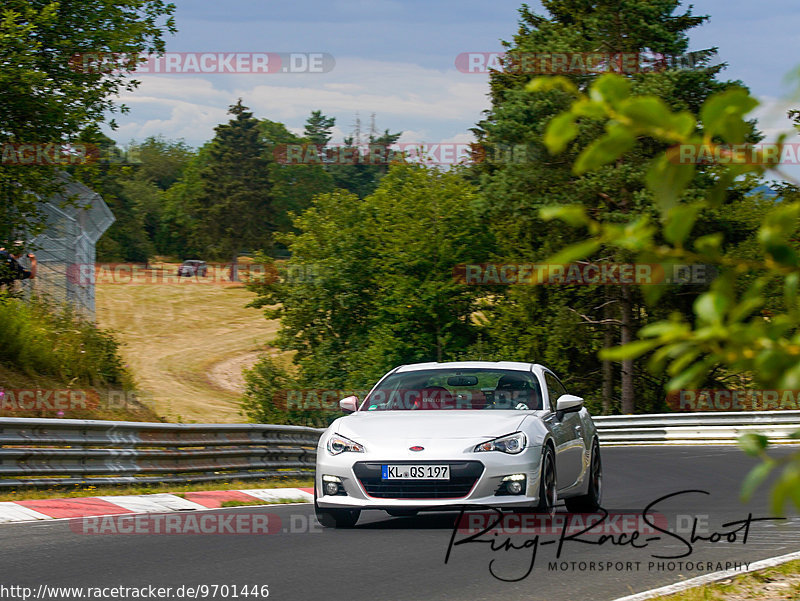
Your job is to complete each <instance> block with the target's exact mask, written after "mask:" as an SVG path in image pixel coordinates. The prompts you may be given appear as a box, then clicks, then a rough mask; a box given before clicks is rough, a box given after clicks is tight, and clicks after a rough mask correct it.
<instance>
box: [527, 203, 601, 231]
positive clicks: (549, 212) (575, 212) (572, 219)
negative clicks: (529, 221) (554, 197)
mask: <svg viewBox="0 0 800 601" xmlns="http://www.w3.org/2000/svg"><path fill="white" fill-rule="evenodd" d="M539 217H541V218H542V219H543V220H544V221H552V220H553V219H561V221H565V222H566V223H568V224H569V225H572V226H576V227H577V226H579V225H586V224H587V223H589V217H588V216H587V215H586V209H585V208H584V207H583V205H561V206H552V207H542V208H541V209H539Z"/></svg>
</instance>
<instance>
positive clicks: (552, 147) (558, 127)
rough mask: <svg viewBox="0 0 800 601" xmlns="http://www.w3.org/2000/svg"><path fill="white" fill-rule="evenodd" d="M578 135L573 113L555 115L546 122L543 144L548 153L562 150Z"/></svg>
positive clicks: (556, 152)
mask: <svg viewBox="0 0 800 601" xmlns="http://www.w3.org/2000/svg"><path fill="white" fill-rule="evenodd" d="M577 135H578V126H577V125H575V115H573V114H572V113H570V112H566V113H561V114H560V115H556V116H555V117H553V118H552V119H551V120H550V123H548V124H547V130H546V131H545V134H544V144H545V146H547V150H549V151H550V154H558V153H559V152H563V150H564V149H565V148H566V147H567V144H569V143H570V142H571V141H572V140H574V139H575V136H577Z"/></svg>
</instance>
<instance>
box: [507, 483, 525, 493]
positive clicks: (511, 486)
mask: <svg viewBox="0 0 800 601" xmlns="http://www.w3.org/2000/svg"><path fill="white" fill-rule="evenodd" d="M506 489H507V490H508V492H509V493H511V494H512V495H518V494H519V493H521V492H522V482H519V481H514V482H507V483H506Z"/></svg>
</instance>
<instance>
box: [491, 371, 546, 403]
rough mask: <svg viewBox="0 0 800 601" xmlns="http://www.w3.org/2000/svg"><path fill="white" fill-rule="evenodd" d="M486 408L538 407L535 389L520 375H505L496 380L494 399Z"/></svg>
mask: <svg viewBox="0 0 800 601" xmlns="http://www.w3.org/2000/svg"><path fill="white" fill-rule="evenodd" d="M486 408H487V409H490V408H493V409H511V408H514V409H519V410H528V409H539V403H538V400H537V398H536V393H535V391H534V390H533V389H532V388H531V385H530V382H528V380H527V379H525V378H524V377H521V376H511V375H506V376H503V377H502V378H500V379H499V380H498V381H497V387H496V388H495V391H494V400H493V402H492V403H490V404H489V405H487V406H486Z"/></svg>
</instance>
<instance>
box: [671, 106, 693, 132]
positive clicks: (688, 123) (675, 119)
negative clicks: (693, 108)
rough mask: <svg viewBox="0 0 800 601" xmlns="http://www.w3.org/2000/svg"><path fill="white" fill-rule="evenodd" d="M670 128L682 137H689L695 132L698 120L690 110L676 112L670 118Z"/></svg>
mask: <svg viewBox="0 0 800 601" xmlns="http://www.w3.org/2000/svg"><path fill="white" fill-rule="evenodd" d="M669 127H670V129H672V130H673V131H674V132H676V133H677V134H678V135H680V136H681V137H684V138H685V137H687V136H690V135H692V133H694V130H695V128H696V127H697V120H696V119H695V118H694V115H692V114H691V113H690V112H689V111H681V112H680V113H674V114H673V115H672V117H671V119H670V126H669Z"/></svg>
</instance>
